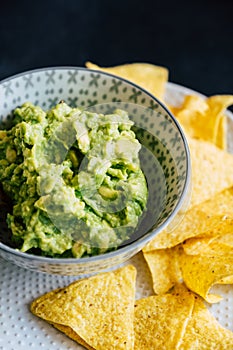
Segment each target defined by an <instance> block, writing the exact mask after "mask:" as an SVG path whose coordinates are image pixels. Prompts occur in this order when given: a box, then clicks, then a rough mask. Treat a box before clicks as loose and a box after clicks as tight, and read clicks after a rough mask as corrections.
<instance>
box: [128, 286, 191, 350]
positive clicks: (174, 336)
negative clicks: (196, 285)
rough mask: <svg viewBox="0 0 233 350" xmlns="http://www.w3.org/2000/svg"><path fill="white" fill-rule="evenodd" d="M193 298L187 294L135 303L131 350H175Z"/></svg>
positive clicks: (152, 298)
mask: <svg viewBox="0 0 233 350" xmlns="http://www.w3.org/2000/svg"><path fill="white" fill-rule="evenodd" d="M193 305H194V296H193V295H192V293H190V292H188V291H187V290H180V292H177V293H176V294H165V295H161V296H150V297H147V298H145V299H140V300H137V301H136V304H135V317H134V331H135V347H134V349H135V350H149V349H153V350H156V349H158V350H163V349H164V350H165V349H173V350H175V349H179V346H180V343H181V341H182V337H183V335H184V332H185V328H186V325H187V323H188V320H189V317H190V316H191V314H192V309H193Z"/></svg>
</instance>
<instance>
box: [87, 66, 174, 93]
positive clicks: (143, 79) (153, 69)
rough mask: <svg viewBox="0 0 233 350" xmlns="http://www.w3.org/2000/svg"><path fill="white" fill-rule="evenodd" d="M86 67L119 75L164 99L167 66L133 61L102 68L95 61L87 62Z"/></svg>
mask: <svg viewBox="0 0 233 350" xmlns="http://www.w3.org/2000/svg"><path fill="white" fill-rule="evenodd" d="M86 67H87V68H90V69H95V70H100V71H103V72H107V73H111V74H114V75H117V76H119V77H121V78H124V79H127V80H130V81H132V82H133V83H135V84H137V85H139V86H141V87H142V88H144V89H146V90H148V91H149V92H150V93H151V94H152V95H155V96H156V97H157V98H158V99H163V97H164V93H165V87H166V83H167V81H168V70H167V68H164V67H160V66H155V65H153V64H149V63H131V64H124V65H120V66H115V67H108V68H102V67H99V66H97V65H96V64H94V63H91V62H86Z"/></svg>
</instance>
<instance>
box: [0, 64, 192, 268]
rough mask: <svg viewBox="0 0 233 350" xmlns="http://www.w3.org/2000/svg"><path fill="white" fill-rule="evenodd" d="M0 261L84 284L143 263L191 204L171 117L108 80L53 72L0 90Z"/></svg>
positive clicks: (82, 72) (133, 89)
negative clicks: (145, 250) (95, 275)
mask: <svg viewBox="0 0 233 350" xmlns="http://www.w3.org/2000/svg"><path fill="white" fill-rule="evenodd" d="M0 97H1V101H4V102H3V104H2V105H1V107H0V206H1V218H0V220H1V223H2V225H1V229H0V255H1V256H2V257H3V258H5V259H7V260H9V261H11V262H14V263H16V264H17V265H19V266H22V267H25V268H29V269H32V270H37V271H42V272H47V273H58V274H66V275H67V274H76V275H77V274H86V273H90V272H96V271H100V270H103V269H106V268H109V267H112V266H114V265H117V264H119V263H121V262H123V261H125V260H126V259H128V258H129V257H131V256H132V255H134V254H136V253H137V252H138V251H139V250H140V249H141V248H142V247H143V246H144V245H145V244H146V243H147V242H148V241H149V240H150V239H152V238H153V237H154V235H155V234H157V233H158V232H160V231H161V230H162V229H163V228H164V227H165V226H166V225H168V223H169V222H170V221H171V220H172V219H173V217H174V216H175V214H176V213H177V212H178V210H179V209H180V208H181V206H182V203H183V202H184V201H185V198H186V193H187V187H188V181H189V169H188V162H189V157H188V149H187V144H186V141H185V138H184V136H183V134H182V131H181V130H180V128H179V125H178V124H177V123H176V121H175V120H174V119H173V117H172V116H171V114H170V113H169V111H168V110H167V109H166V108H165V107H164V106H163V105H162V104H161V103H160V102H159V101H158V100H157V99H156V98H155V97H153V96H151V95H150V94H149V93H148V92H146V91H144V90H143V89H141V88H140V87H138V86H136V85H134V84H132V83H130V82H128V81H125V80H123V79H120V78H117V77H115V76H112V75H110V74H107V73H103V72H101V73H100V72H98V71H93V70H88V69H84V68H74V67H72V68H70V67H68V68H67V67H55V68H48V69H39V70H34V71H30V72H25V73H22V74H19V75H16V76H13V77H10V78H9V79H6V80H4V81H3V82H1V83H0Z"/></svg>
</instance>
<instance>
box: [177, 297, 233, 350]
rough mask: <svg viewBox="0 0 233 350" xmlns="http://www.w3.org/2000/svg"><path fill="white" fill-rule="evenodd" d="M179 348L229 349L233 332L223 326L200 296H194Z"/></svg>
mask: <svg viewBox="0 0 233 350" xmlns="http://www.w3.org/2000/svg"><path fill="white" fill-rule="evenodd" d="M179 349H180V350H187V349H190V350H199V349H200V350H201V349H206V350H231V349H233V332H231V331H230V330H228V329H226V328H223V327H222V326H221V325H220V324H219V323H218V322H217V320H216V319H215V318H214V316H212V315H211V313H210V312H209V310H208V309H207V308H206V306H205V305H204V303H203V302H202V300H201V299H200V298H196V299H195V302H194V308H193V313H192V317H191V318H190V319H189V321H188V324H187V327H186V331H185V334H184V337H183V340H182V344H181V346H180V348H179Z"/></svg>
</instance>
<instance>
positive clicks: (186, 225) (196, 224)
mask: <svg viewBox="0 0 233 350" xmlns="http://www.w3.org/2000/svg"><path fill="white" fill-rule="evenodd" d="M220 220H221V221H222V220H225V216H223V215H216V216H212V215H209V213H208V212H202V211H200V210H199V207H195V208H193V209H191V210H189V211H188V212H187V214H186V215H185V216H184V218H183V220H182V221H181V223H180V224H179V225H178V226H177V227H175V229H174V230H173V231H171V232H169V231H168V230H167V229H165V230H164V231H162V232H161V233H159V234H158V235H157V236H156V237H155V238H154V239H153V240H151V241H150V242H149V243H148V244H147V245H146V246H145V247H144V248H143V253H145V252H150V251H153V250H155V249H166V248H172V247H174V246H176V245H178V244H180V243H182V242H184V241H185V240H187V239H188V238H190V237H195V236H198V235H200V234H201V233H204V232H206V231H207V230H210V229H213V228H214V227H215V226H217V225H218V224H219V221H220Z"/></svg>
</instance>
